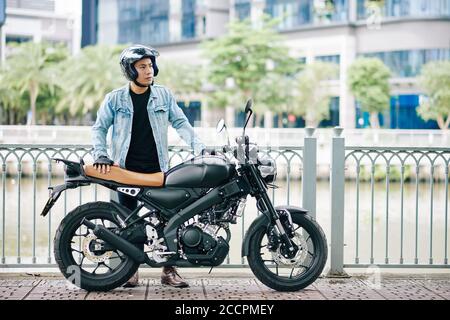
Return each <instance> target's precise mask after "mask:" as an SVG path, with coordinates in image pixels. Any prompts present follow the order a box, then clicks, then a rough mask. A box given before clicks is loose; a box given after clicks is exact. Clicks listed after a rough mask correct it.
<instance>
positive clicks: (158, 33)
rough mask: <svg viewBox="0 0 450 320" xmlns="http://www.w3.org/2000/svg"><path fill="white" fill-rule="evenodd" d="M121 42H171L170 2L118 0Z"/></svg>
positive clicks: (161, 0)
mask: <svg viewBox="0 0 450 320" xmlns="http://www.w3.org/2000/svg"><path fill="white" fill-rule="evenodd" d="M117 4H118V10H119V12H120V13H121V14H120V15H119V43H128V42H134V43H144V44H150V45H152V44H155V43H165V42H169V3H168V2H167V1H164V0H146V1H140V0H118V2H117Z"/></svg>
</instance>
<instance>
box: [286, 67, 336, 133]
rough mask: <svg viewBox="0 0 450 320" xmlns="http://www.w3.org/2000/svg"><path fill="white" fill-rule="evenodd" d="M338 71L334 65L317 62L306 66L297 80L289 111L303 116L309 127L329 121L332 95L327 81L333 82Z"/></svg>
mask: <svg viewBox="0 0 450 320" xmlns="http://www.w3.org/2000/svg"><path fill="white" fill-rule="evenodd" d="M338 71H339V67H338V66H337V65H336V64H333V63H327V62H320V61H316V62H314V63H311V64H308V65H306V66H305V69H304V70H303V71H302V72H300V73H299V74H298V76H297V78H296V83H295V85H296V88H295V89H296V90H295V92H296V94H295V96H294V98H293V104H292V108H291V109H290V110H289V111H290V112H292V113H293V114H295V115H298V116H302V117H303V118H304V119H305V121H306V125H307V126H312V127H317V125H318V124H319V122H320V121H321V120H324V119H328V117H329V115H330V99H331V94H330V93H329V92H330V91H329V88H328V87H327V86H326V83H325V81H326V80H332V79H333V78H334V77H335V76H336V75H337V74H338Z"/></svg>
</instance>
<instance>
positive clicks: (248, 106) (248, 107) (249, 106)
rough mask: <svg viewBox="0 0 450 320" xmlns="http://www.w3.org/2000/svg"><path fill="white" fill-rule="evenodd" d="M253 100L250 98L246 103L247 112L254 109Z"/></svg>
mask: <svg viewBox="0 0 450 320" xmlns="http://www.w3.org/2000/svg"><path fill="white" fill-rule="evenodd" d="M252 105H253V100H252V99H248V101H247V104H246V105H245V113H248V112H249V111H252Z"/></svg>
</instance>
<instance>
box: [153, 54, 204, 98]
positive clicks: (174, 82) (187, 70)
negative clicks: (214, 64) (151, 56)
mask: <svg viewBox="0 0 450 320" xmlns="http://www.w3.org/2000/svg"><path fill="white" fill-rule="evenodd" d="M158 68H159V69H160V70H161V73H160V74H158V76H157V77H156V80H155V83H157V84H161V85H163V86H166V87H168V88H169V89H170V90H171V91H172V92H173V93H174V95H175V96H176V97H177V99H183V100H189V97H190V96H192V95H198V94H199V93H200V91H201V90H202V85H203V83H204V78H205V76H204V70H203V67H202V66H201V65H195V64H192V63H182V64H180V63H179V62H178V61H174V60H162V59H161V60H159V61H158Z"/></svg>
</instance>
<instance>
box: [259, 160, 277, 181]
mask: <svg viewBox="0 0 450 320" xmlns="http://www.w3.org/2000/svg"><path fill="white" fill-rule="evenodd" d="M258 170H259V172H260V173H261V177H262V178H263V180H264V181H265V182H266V183H273V182H274V181H275V179H276V178H277V164H276V162H275V160H274V159H272V158H271V157H269V156H268V155H263V156H262V157H260V158H258Z"/></svg>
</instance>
